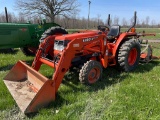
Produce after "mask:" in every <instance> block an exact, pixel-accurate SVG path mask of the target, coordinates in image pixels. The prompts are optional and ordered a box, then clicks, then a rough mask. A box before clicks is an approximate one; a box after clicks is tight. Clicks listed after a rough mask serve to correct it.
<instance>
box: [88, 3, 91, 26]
mask: <svg viewBox="0 0 160 120" xmlns="http://www.w3.org/2000/svg"><path fill="white" fill-rule="evenodd" d="M88 3H89V10H88V24H87V29H89V15H90V4H91V1H90V0H89V1H88Z"/></svg>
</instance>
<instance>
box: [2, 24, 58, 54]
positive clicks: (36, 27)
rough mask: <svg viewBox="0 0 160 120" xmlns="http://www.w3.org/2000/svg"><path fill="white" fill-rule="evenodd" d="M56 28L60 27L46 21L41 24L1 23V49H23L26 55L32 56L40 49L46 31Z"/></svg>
mask: <svg viewBox="0 0 160 120" xmlns="http://www.w3.org/2000/svg"><path fill="white" fill-rule="evenodd" d="M54 26H59V25H58V24H56V23H46V22H45V21H43V23H41V24H31V23H26V24H21V23H0V49H6V48H21V50H22V51H23V52H24V53H25V54H26V55H31V54H33V53H34V51H35V50H36V48H38V45H39V39H40V38H41V35H42V34H43V33H44V31H45V30H47V29H48V28H50V27H54Z"/></svg>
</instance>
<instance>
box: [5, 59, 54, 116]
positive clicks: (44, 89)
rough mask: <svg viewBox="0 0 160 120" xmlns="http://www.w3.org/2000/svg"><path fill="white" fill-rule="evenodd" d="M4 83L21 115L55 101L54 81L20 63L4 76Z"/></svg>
mask: <svg viewBox="0 0 160 120" xmlns="http://www.w3.org/2000/svg"><path fill="white" fill-rule="evenodd" d="M4 83H5V85H6V86H7V88H8V89H9V91H10V93H11V95H12V96H13V98H14V99H15V101H16V103H17V104H18V106H19V108H20V109H21V110H22V112H23V113H25V114H26V113H31V112H36V111H38V109H40V108H42V107H45V106H47V105H48V103H50V102H51V101H53V100H55V87H54V81H53V80H48V79H47V78H46V77H45V76H43V75H41V74H40V73H39V72H37V71H36V70H34V69H33V68H31V67H29V66H28V65H26V64H25V63H24V62H22V61H18V62H17V64H16V65H15V66H14V67H13V68H12V69H11V71H10V72H9V73H8V74H7V75H6V76H5V78H4Z"/></svg>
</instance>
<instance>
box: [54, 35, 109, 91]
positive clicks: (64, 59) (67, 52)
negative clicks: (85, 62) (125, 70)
mask: <svg viewBox="0 0 160 120" xmlns="http://www.w3.org/2000/svg"><path fill="white" fill-rule="evenodd" d="M95 38H96V39H94V40H92V41H87V42H84V39H85V38H84V39H82V38H81V39H74V40H72V41H71V42H70V43H69V44H68V46H67V47H66V48H65V49H64V50H63V52H62V54H61V57H60V60H59V62H58V65H56V66H54V67H55V69H56V71H55V72H54V74H53V77H52V80H53V81H54V83H55V91H56V92H57V90H58V88H59V86H60V84H61V82H62V80H63V77H64V74H65V73H66V72H67V71H68V70H69V68H70V65H71V62H72V59H73V58H74V57H75V54H76V53H79V52H80V51H81V50H84V49H85V46H87V45H89V44H92V43H94V42H95V43H96V42H99V43H102V44H104V42H100V41H102V40H104V36H103V35H98V36H96V37H95ZM100 46H104V45H100ZM101 48H102V49H103V51H104V50H105V47H101ZM86 50H87V48H86ZM91 51H92V52H99V53H101V51H102V50H101V49H99V50H98V51H97V49H91ZM104 53H105V52H102V54H103V55H104ZM103 62H104V61H103ZM106 62H107V61H106ZM104 64H106V63H104Z"/></svg>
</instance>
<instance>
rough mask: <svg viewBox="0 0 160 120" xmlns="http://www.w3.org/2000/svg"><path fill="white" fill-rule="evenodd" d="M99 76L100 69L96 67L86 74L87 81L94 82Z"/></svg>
mask: <svg viewBox="0 0 160 120" xmlns="http://www.w3.org/2000/svg"><path fill="white" fill-rule="evenodd" d="M99 77H100V69H99V68H98V67H95V68H93V69H91V71H90V72H89V74H88V82H89V83H91V84H92V83H95V82H96V81H97V80H98V79H99Z"/></svg>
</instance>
